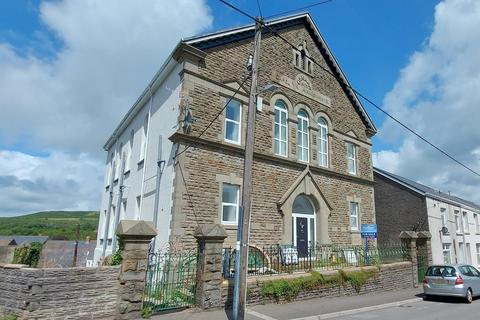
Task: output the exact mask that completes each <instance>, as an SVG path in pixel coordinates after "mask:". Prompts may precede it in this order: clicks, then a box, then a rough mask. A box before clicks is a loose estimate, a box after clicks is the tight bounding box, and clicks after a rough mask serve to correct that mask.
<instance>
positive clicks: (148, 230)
mask: <svg viewBox="0 0 480 320" xmlns="http://www.w3.org/2000/svg"><path fill="white" fill-rule="evenodd" d="M116 234H117V236H119V237H120V238H122V239H134V240H137V241H142V240H143V241H150V240H151V239H152V238H153V237H155V236H156V235H157V230H156V229H155V226H154V225H153V223H152V222H151V221H144V220H120V223H119V224H118V226H117V230H116Z"/></svg>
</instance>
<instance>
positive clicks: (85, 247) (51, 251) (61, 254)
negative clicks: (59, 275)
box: [38, 240, 96, 268]
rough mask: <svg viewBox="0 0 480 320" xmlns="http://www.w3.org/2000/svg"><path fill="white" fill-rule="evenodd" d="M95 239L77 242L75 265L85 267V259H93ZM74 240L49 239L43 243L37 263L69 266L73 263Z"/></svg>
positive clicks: (44, 265) (49, 265) (51, 265)
mask: <svg viewBox="0 0 480 320" xmlns="http://www.w3.org/2000/svg"><path fill="white" fill-rule="evenodd" d="M95 246H96V240H90V241H82V240H80V241H79V242H78V249H77V265H76V266H77V267H85V266H86V264H87V260H93V253H94V251H95ZM74 252H75V241H71V240H49V241H47V243H45V246H44V247H43V250H42V255H41V257H40V261H39V263H38V266H39V267H45V268H70V267H72V265H73V255H74Z"/></svg>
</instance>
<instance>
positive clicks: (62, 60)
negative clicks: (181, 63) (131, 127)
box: [0, 0, 213, 215]
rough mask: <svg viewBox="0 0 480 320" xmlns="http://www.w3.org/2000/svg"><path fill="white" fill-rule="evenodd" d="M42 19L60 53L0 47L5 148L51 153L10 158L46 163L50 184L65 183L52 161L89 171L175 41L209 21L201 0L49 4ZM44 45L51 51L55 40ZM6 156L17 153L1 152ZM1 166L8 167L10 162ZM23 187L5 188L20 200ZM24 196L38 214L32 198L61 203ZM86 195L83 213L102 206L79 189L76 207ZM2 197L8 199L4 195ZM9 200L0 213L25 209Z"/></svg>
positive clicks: (22, 172) (25, 172)
mask: <svg viewBox="0 0 480 320" xmlns="http://www.w3.org/2000/svg"><path fill="white" fill-rule="evenodd" d="M39 14H40V18H41V21H42V22H43V23H44V24H45V25H46V26H47V28H48V29H49V30H50V31H51V32H52V33H53V34H54V35H55V36H56V37H57V38H58V40H60V42H61V44H62V45H61V47H60V49H58V51H57V52H55V55H54V56H50V57H47V58H45V57H39V56H36V55H35V52H36V50H35V48H29V49H27V50H25V52H21V53H20V54H19V53H18V48H15V47H13V45H12V44H11V43H5V42H3V43H1V42H0V109H1V116H0V145H5V146H6V147H7V148H8V147H9V146H14V145H17V144H21V145H25V146H26V147H28V148H29V149H33V150H40V151H43V152H47V153H52V154H51V156H50V157H48V158H46V159H42V158H35V157H33V158H32V157H28V155H21V154H15V155H14V156H15V158H16V161H27V162H28V165H31V166H35V165H36V164H38V162H39V163H41V166H40V167H41V168H42V170H43V169H44V170H46V171H48V172H49V173H50V174H53V177H50V178H49V180H48V181H49V183H54V182H55V181H53V180H51V179H54V178H56V179H58V180H56V182H57V183H58V185H57V186H63V185H62V183H65V178H64V177H63V176H62V175H60V176H58V175H55V173H56V172H57V171H55V170H54V168H53V167H49V166H60V167H62V165H61V164H60V163H58V162H57V160H56V158H55V157H57V156H58V157H59V158H58V159H63V160H65V161H68V159H77V160H78V162H79V163H75V161H73V162H70V164H69V165H71V166H72V167H70V169H73V170H74V171H75V170H78V171H83V170H84V169H85V165H87V164H85V163H80V162H82V161H87V162H88V161H93V162H92V163H96V164H98V163H103V158H104V155H103V152H102V149H101V148H102V145H103V143H104V142H105V140H106V138H107V137H108V135H109V134H110V133H111V132H112V131H113V128H114V127H115V125H116V124H117V123H118V121H119V120H120V119H121V117H122V116H123V115H124V114H125V112H126V111H127V110H128V109H129V108H130V107H131V105H132V104H133V102H134V101H135V100H136V99H137V97H138V95H139V94H140V93H141V91H142V90H143V89H144V87H145V86H146V85H147V83H148V82H149V81H150V79H151V77H152V76H153V75H154V74H155V72H156V71H157V70H158V68H159V67H160V66H161V65H162V63H163V61H164V60H165V58H166V57H167V55H168V54H169V53H170V52H171V50H172V49H173V48H174V46H175V44H176V43H177V42H178V41H179V40H180V38H182V37H186V36H190V35H194V34H197V33H199V32H202V31H205V30H206V29H208V28H209V27H210V26H211V23H212V19H213V18H212V16H211V14H210V9H209V7H208V6H207V4H206V3H205V0H180V1H175V2H172V1H167V0H148V1H147V0H145V1H127V0H97V1H94V0H89V1H85V0H62V1H43V2H42V3H41V4H40V10H39ZM38 39H45V37H42V36H41V35H38V34H37V36H36V37H35V39H33V40H32V44H33V45H34V46H35V45H38ZM44 45H45V46H46V47H51V44H50V43H44ZM66 154H70V155H71V156H69V157H71V158H68V157H67V156H66ZM59 155H63V156H59ZM7 156H12V155H11V154H10V155H7V154H5V153H3V157H7ZM98 159H102V160H98ZM3 165H10V164H8V163H6V162H5V161H4V162H3ZM88 166H90V164H88ZM89 168H90V167H89ZM38 170H39V169H38ZM102 170H103V168H102ZM59 172H62V171H59ZM32 174H33V173H32V172H31V170H30V169H28V168H27V167H26V166H21V167H16V174H15V175H14V176H15V177H16V178H18V179H26V181H40V180H41V177H40V176H35V177H34V176H32ZM87 176H89V177H90V178H92V180H84V181H83V182H84V183H85V184H87V185H91V186H94V188H93V189H95V190H96V191H95V201H97V198H98V194H99V189H98V186H99V185H100V184H99V182H98V181H97V180H96V179H93V177H92V176H90V175H87ZM35 179H37V180H35ZM22 186H23V185H21V184H17V185H16V187H15V188H16V189H12V188H9V189H8V192H10V191H11V192H15V194H16V195H18V194H20V193H19V191H20V190H21V188H22ZM50 186H51V185H50ZM65 186H66V184H65ZM89 187H90V186H89ZM89 187H88V188H89ZM78 188H84V186H83V185H79V186H78ZM85 190H86V189H85ZM88 190H90V189H88ZM4 192H5V189H4ZM24 195H25V201H28V202H30V204H31V206H32V208H33V207H35V208H41V207H42V206H40V205H35V204H34V203H33V202H36V203H37V204H40V203H43V205H44V206H43V207H42V208H43V209H51V208H53V207H55V208H57V207H63V205H59V203H60V202H61V201H60V200H58V201H56V198H55V197H52V198H48V199H49V200H51V202H46V201H44V199H40V195H35V194H33V193H28V192H26V193H25V194H24ZM26 195H28V196H30V197H31V198H30V200H28V199H29V198H28V197H27V196H26ZM43 195H44V194H43ZM84 196H85V197H86V198H85V207H84V208H85V209H96V208H98V206H99V203H98V202H95V201H93V200H92V196H91V195H88V197H87V196H86V194H84V193H83V192H79V193H78V198H77V199H76V200H75V201H74V202H75V203H76V205H73V204H72V207H80V206H79V203H80V202H79V201H82V198H81V197H84ZM2 197H6V198H7V199H8V195H2ZM70 199H71V200H73V198H70ZM9 203H10V205H9V206H6V205H4V204H3V203H2V202H0V215H1V214H2V213H3V212H8V211H9V210H13V211H19V210H15V208H14V207H13V206H12V203H14V204H15V203H17V204H18V205H19V207H18V208H21V207H22V206H21V205H20V204H19V202H11V201H9ZM23 207H25V206H23Z"/></svg>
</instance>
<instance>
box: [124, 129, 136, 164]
mask: <svg viewBox="0 0 480 320" xmlns="http://www.w3.org/2000/svg"><path fill="white" fill-rule="evenodd" d="M134 137H135V131H134V130H133V129H132V130H131V131H130V137H129V138H128V145H127V154H126V158H125V170H124V171H123V172H128V171H129V170H130V164H131V158H132V150H133V138H134Z"/></svg>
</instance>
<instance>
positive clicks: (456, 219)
mask: <svg viewBox="0 0 480 320" xmlns="http://www.w3.org/2000/svg"><path fill="white" fill-rule="evenodd" d="M455 232H456V233H460V232H461V228H460V217H459V216H458V211H457V210H455Z"/></svg>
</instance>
